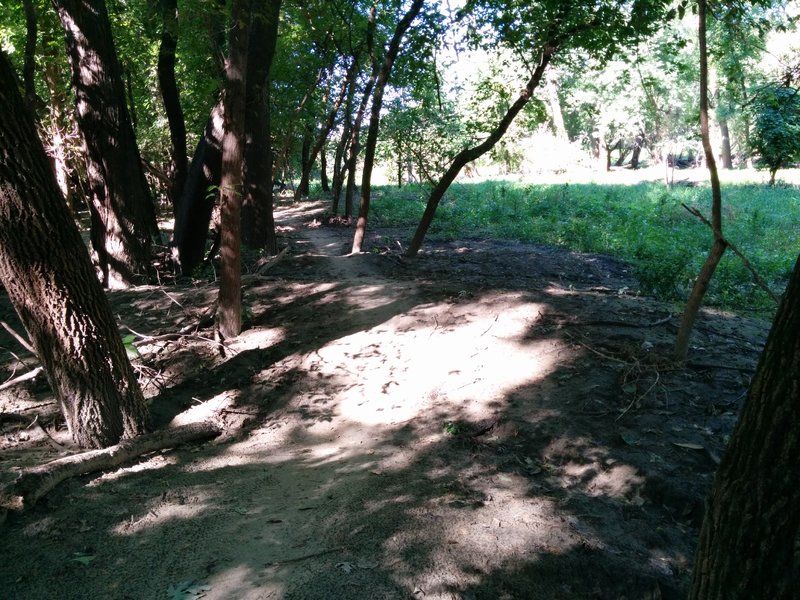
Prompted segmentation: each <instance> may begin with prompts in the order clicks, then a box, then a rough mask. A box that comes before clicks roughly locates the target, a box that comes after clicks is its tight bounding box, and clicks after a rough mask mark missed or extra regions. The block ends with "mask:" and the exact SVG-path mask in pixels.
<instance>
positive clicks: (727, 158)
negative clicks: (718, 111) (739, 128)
mask: <svg viewBox="0 0 800 600" xmlns="http://www.w3.org/2000/svg"><path fill="white" fill-rule="evenodd" d="M719 133H720V136H721V137H722V168H723V169H732V168H733V157H732V156H731V134H730V132H729V131H728V121H727V120H726V119H719Z"/></svg>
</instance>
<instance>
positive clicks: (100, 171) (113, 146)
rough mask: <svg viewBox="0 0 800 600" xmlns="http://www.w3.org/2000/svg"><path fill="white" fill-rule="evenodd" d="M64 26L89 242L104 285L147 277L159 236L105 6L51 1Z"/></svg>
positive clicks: (89, 0)
mask: <svg viewBox="0 0 800 600" xmlns="http://www.w3.org/2000/svg"><path fill="white" fill-rule="evenodd" d="M52 1H53V5H54V6H55V7H56V10H57V11H58V16H59V18H60V20H61V24H62V26H63V28H64V33H65V39H66V46H67V54H68V55H69V60H70V66H71V71H72V87H73V88H74V91H75V99H76V107H77V117H78V125H79V126H80V129H81V134H82V135H83V137H84V140H85V142H86V149H87V157H88V158H87V170H88V176H89V180H90V184H91V187H92V195H93V198H92V199H91V200H92V211H93V216H94V219H93V222H94V223H96V224H97V227H98V228H99V230H98V231H96V232H95V235H94V236H93V241H94V243H95V244H96V245H95V251H96V252H97V254H98V259H99V262H100V267H101V270H102V272H103V280H104V283H106V284H107V285H108V286H110V287H124V286H126V285H128V284H131V283H137V282H140V281H141V280H142V279H143V278H144V277H145V276H147V275H148V274H149V272H150V236H151V235H152V236H154V237H157V238H158V237H160V236H159V233H158V224H157V222H156V214H155V206H154V204H153V199H152V197H151V196H150V192H149V190H148V187H147V181H146V180H145V177H144V171H143V170H142V164H141V159H140V156H139V149H138V148H137V146H136V138H135V137H134V133H133V128H132V126H131V119H130V115H129V113H128V108H127V105H126V102H125V87H124V84H123V81H122V70H121V67H120V64H119V61H118V60H117V53H116V50H115V48H114V40H113V39H112V36H111V24H110V22H109V20H108V12H107V11H106V5H105V2H104V0H52Z"/></svg>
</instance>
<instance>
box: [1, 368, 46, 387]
mask: <svg viewBox="0 0 800 600" xmlns="http://www.w3.org/2000/svg"><path fill="white" fill-rule="evenodd" d="M42 371H44V369H43V368H42V367H36V368H35V369H33V370H32V371H28V372H27V373H24V374H23V375H20V376H19V377H14V378H13V379H9V380H8V381H6V382H5V383H3V385H0V391H2V390H7V389H8V388H10V387H14V386H15V385H18V384H20V383H24V382H25V381H30V380H31V379H34V378H35V377H36V376H37V375H39V374H40V373H41V372H42Z"/></svg>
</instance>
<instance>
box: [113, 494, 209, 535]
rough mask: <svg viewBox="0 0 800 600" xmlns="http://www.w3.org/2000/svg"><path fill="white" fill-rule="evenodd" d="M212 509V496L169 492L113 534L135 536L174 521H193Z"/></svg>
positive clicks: (127, 520) (123, 522) (117, 526)
mask: <svg viewBox="0 0 800 600" xmlns="http://www.w3.org/2000/svg"><path fill="white" fill-rule="evenodd" d="M210 508H212V503H211V494H208V493H203V492H199V491H198V490H196V489H193V490H192V493H191V495H186V493H185V488H184V491H183V492H180V493H178V492H175V493H172V494H170V491H169V490H168V491H167V492H165V494H164V495H163V496H162V497H161V498H159V499H158V500H155V501H152V502H151V503H150V507H149V508H146V509H145V510H144V512H143V513H142V514H140V515H139V516H138V517H137V516H136V515H133V514H131V515H130V517H128V518H127V519H125V520H124V521H122V522H120V523H119V524H117V525H116V526H115V527H114V528H113V529H112V532H113V533H115V534H117V535H135V534H137V533H140V532H142V531H145V530H147V529H153V528H156V527H160V526H163V525H165V524H166V523H169V522H172V521H191V520H192V519H197V518H198V517H200V515H201V514H202V513H204V512H206V511H207V510H209V509H210Z"/></svg>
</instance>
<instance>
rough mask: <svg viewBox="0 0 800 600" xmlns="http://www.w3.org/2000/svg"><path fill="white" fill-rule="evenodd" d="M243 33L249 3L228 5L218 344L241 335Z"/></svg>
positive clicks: (246, 31)
mask: <svg viewBox="0 0 800 600" xmlns="http://www.w3.org/2000/svg"><path fill="white" fill-rule="evenodd" d="M249 30H250V0H233V2H232V4H231V27H230V38H229V43H228V58H227V60H226V63H225V133H224V134H223V136H222V175H221V177H220V185H219V188H220V217H221V223H222V235H221V239H220V248H219V254H220V259H221V265H220V268H221V273H220V286H219V309H218V312H217V324H218V326H219V332H220V334H221V335H222V336H223V337H224V338H231V337H236V336H237V335H239V333H240V332H241V330H242V290H241V281H242V264H241V263H242V261H241V237H240V224H241V208H242V155H243V154H244V120H245V102H246V91H247V50H248V48H247V45H248V36H249Z"/></svg>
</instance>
